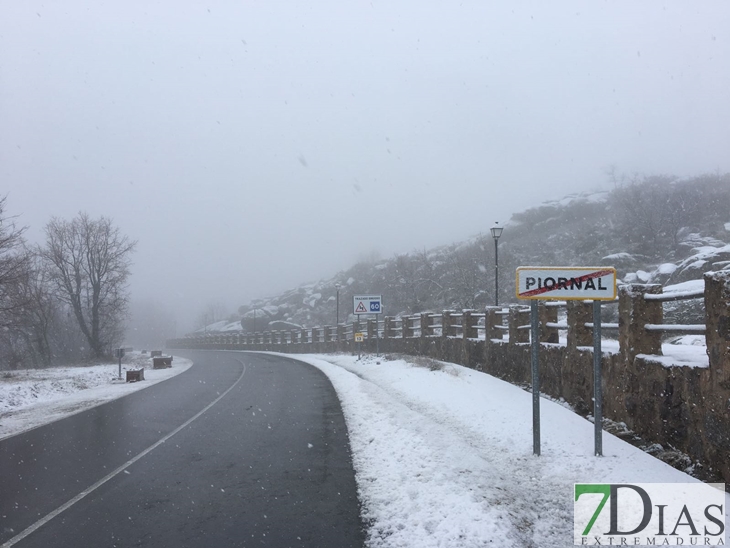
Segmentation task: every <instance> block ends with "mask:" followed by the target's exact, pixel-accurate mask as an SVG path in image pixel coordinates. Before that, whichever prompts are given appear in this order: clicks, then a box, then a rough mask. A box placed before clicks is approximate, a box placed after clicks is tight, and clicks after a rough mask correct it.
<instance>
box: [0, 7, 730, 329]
mask: <svg viewBox="0 0 730 548" xmlns="http://www.w3.org/2000/svg"><path fill="white" fill-rule="evenodd" d="M729 24H730V4H727V3H725V2H721V1H708V2H702V3H699V4H698V3H688V2H687V3H679V2H672V3H667V2H642V3H640V4H638V3H630V2H621V3H585V2H577V1H575V2H570V1H557V2H550V3H545V4H539V3H535V2H517V3H514V2H509V3H506V2H505V3H495V2H478V1H465V2H459V3H456V2H416V1H411V0H408V1H403V2H398V3H395V4H393V3H391V2H378V1H373V2H369V1H368V2H345V3H343V2H334V1H326V2H309V3H306V2H305V3H301V2H293V1H287V2H240V3H234V2H216V1H212V2H208V3H206V4H199V3H194V2H183V3H180V2H171V1H169V0H162V1H160V2H157V3H154V4H150V3H147V2H132V3H116V4H115V3H112V4H99V3H96V2H81V1H75V0H69V1H65V2H62V3H42V2H35V1H30V2H5V3H2V4H1V5H0V180H2V181H3V185H2V188H0V194H2V195H7V200H6V202H5V211H4V213H5V214H6V215H10V216H13V217H15V219H14V220H15V222H16V224H17V226H19V227H20V226H27V227H28V229H27V231H26V232H25V233H24V238H25V239H26V240H27V241H28V242H30V243H39V244H40V243H42V242H43V241H44V238H45V236H44V227H45V226H46V225H47V223H49V222H50V221H51V219H52V218H54V217H56V218H59V219H71V218H74V217H75V216H76V215H78V214H79V212H82V211H83V212H86V213H88V214H89V215H90V216H91V217H92V218H98V217H100V216H104V217H107V218H109V219H113V221H114V224H115V226H117V227H118V228H119V229H120V231H121V232H122V233H123V234H124V235H125V236H127V237H128V238H129V239H130V241H136V242H137V246H136V248H135V250H134V253H133V255H132V264H131V275H130V277H129V286H128V288H129V295H130V298H131V302H130V312H131V313H132V319H131V323H130V330H131V332H134V331H135V330H136V332H137V333H142V332H143V333H145V335H144V336H135V337H133V338H134V339H135V340H137V341H140V342H141V341H145V340H147V339H149V338H150V337H149V335H150V334H151V333H158V332H159V333H160V336H165V335H167V334H169V335H175V334H178V335H179V334H182V333H184V332H186V331H189V330H190V329H192V328H193V327H195V326H196V325H197V324H199V323H200V321H201V319H203V320H211V319H213V317H215V316H216V315H219V316H225V315H227V314H229V313H232V312H236V311H237V310H238V307H239V306H240V305H242V304H244V303H248V302H250V301H251V300H252V299H258V298H265V297H268V296H270V295H272V294H275V293H278V292H281V291H283V290H285V289H287V288H289V287H294V286H296V285H298V284H300V283H302V282H305V281H307V280H315V281H316V280H319V279H321V278H330V277H332V276H333V275H334V274H335V273H336V272H338V271H340V270H344V269H347V268H350V267H351V266H352V265H353V264H354V263H355V262H357V261H359V260H362V259H371V258H372V257H384V258H385V257H390V256H392V255H394V254H396V253H406V252H411V251H413V250H416V249H421V250H423V249H426V248H431V247H434V246H439V245H444V244H451V243H454V242H457V241H461V240H464V239H466V238H468V237H472V236H475V235H478V234H479V233H482V234H485V235H486V234H488V230H489V227H490V226H492V225H493V224H494V222H495V221H499V222H501V223H504V222H505V221H506V220H508V219H509V218H510V217H511V215H512V214H513V213H514V212H518V211H523V210H526V209H528V208H530V207H535V206H537V205H539V204H540V203H542V202H543V201H545V200H548V199H553V198H559V197H561V196H563V195H565V194H567V193H570V192H577V191H581V190H595V189H601V188H603V189H611V188H614V187H615V186H616V184H618V183H621V182H622V181H627V180H631V178H632V177H637V176H639V175H641V174H648V175H668V176H675V177H679V178H688V177H693V176H698V175H701V174H704V173H727V172H729V171H730V156H728V154H727V150H728V144H729V143H730V102H728V100H727V91H728V89H730V38H729V37H728V33H727V28H728V25H729ZM728 220H730V219H728ZM556 255H557V256H560V253H559V251H557V252H556ZM371 290H374V291H377V290H378V288H372V289H371Z"/></svg>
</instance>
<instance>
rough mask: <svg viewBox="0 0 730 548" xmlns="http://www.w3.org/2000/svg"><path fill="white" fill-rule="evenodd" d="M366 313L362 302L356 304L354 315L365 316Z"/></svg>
mask: <svg viewBox="0 0 730 548" xmlns="http://www.w3.org/2000/svg"><path fill="white" fill-rule="evenodd" d="M367 313H368V311H367V309H366V308H365V305H364V304H363V303H362V302H359V303H357V308H355V314H367Z"/></svg>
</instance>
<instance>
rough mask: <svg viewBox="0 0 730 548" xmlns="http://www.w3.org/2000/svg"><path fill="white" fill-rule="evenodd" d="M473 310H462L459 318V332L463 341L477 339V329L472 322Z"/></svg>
mask: <svg viewBox="0 0 730 548" xmlns="http://www.w3.org/2000/svg"><path fill="white" fill-rule="evenodd" d="M473 314H474V310H464V315H463V316H462V317H461V332H462V336H463V337H464V339H478V338H479V329H478V328H477V325H476V323H475V322H474V316H473Z"/></svg>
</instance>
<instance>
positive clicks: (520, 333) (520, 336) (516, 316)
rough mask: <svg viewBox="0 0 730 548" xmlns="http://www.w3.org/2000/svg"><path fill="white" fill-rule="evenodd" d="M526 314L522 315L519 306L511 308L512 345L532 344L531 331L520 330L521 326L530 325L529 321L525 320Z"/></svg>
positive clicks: (510, 332)
mask: <svg viewBox="0 0 730 548" xmlns="http://www.w3.org/2000/svg"><path fill="white" fill-rule="evenodd" d="M523 318H524V314H521V313H520V307H518V306H510V307H509V317H508V321H509V343H510V344H517V343H527V342H530V330H529V329H519V326H520V325H521V324H522V323H525V324H526V325H527V324H529V323H530V322H529V321H525V320H523Z"/></svg>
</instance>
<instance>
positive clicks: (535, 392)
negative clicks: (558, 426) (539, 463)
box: [530, 301, 540, 457]
mask: <svg viewBox="0 0 730 548" xmlns="http://www.w3.org/2000/svg"><path fill="white" fill-rule="evenodd" d="M530 339H531V341H530V357H531V361H532V453H533V454H534V455H535V456H537V457H539V456H540V368H539V363H540V321H539V318H538V314H537V301H532V302H531V303H530Z"/></svg>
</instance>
